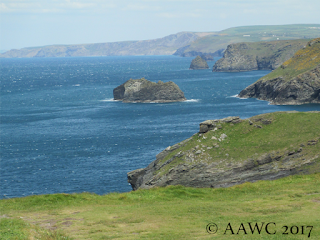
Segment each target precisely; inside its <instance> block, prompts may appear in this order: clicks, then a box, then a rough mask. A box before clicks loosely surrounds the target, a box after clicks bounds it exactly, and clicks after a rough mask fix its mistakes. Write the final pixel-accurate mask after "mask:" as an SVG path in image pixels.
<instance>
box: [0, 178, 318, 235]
mask: <svg viewBox="0 0 320 240" xmlns="http://www.w3.org/2000/svg"><path fill="white" fill-rule="evenodd" d="M319 189H320V174H319V173H317V174H311V175H304V176H300V175H296V176H290V177H286V178H282V179H278V180H275V181H259V182H256V183H245V184H242V185H238V186H234V187H230V188H220V189H212V188H189V187H182V186H169V187H165V188H154V189H150V190H138V191H134V192H129V193H112V194H108V195H105V196H99V195H95V194H89V193H81V194H52V195H40V196H29V197H24V198H14V199H6V200H0V215H1V218H0V238H1V239H10V240H11V239H16V240H26V239H45V240H53V239H77V240H81V239H94V240H95V239H126V240H127V239H223V240H224V239H225V240H229V239H244V238H245V239H252V240H253V239H318V237H319V235H320V228H319V211H320V191H319ZM248 222H251V223H253V225H254V224H255V223H257V224H258V225H259V226H261V224H262V222H264V223H265V225H266V224H267V223H269V222H274V223H276V226H274V225H271V227H270V228H269V230H270V232H271V231H272V232H274V231H276V233H275V234H273V235H270V234H268V233H267V232H266V231H265V228H263V231H262V232H261V233H260V234H258V232H257V231H255V232H254V234H252V233H251V231H250V228H249V226H248ZM209 223H215V224H216V225H217V226H218V231H217V233H216V234H209V233H208V232H207V231H206V226H207V225H208V224H209ZM228 223H231V226H232V228H233V231H234V234H232V233H231V231H230V230H229V231H227V232H226V234H224V233H225V230H226V229H227V225H228ZM241 223H243V224H244V226H245V229H246V231H247V234H245V233H244V231H239V234H236V233H237V232H238V229H239V226H240V224H241ZM283 226H289V231H288V232H289V234H288V235H286V234H283V232H284V230H285V228H283ZM292 226H297V227H298V228H299V233H298V234H291V233H290V228H291V227H292ZM302 226H304V233H302V231H301V230H302ZM307 226H313V229H312V230H311V233H310V228H306V227H307ZM294 230H295V229H294ZM309 233H310V237H308V235H309Z"/></svg>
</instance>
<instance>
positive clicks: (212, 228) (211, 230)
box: [206, 223, 218, 234]
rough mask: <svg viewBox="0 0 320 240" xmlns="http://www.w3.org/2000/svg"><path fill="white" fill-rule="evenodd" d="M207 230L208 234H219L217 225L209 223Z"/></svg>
mask: <svg viewBox="0 0 320 240" xmlns="http://www.w3.org/2000/svg"><path fill="white" fill-rule="evenodd" d="M206 229H207V232H208V233H211V234H215V233H217V232H218V226H217V224H215V223H209V224H208V225H207V227H206Z"/></svg>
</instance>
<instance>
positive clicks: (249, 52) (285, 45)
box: [212, 40, 308, 72]
mask: <svg viewBox="0 0 320 240" xmlns="http://www.w3.org/2000/svg"><path fill="white" fill-rule="evenodd" d="M307 43H308V40H286V41H271V42H243V43H235V44H230V45H228V47H227V49H226V51H225V52H224V56H223V58H221V59H219V60H218V61H217V62H216V63H215V65H214V66H213V68H212V71H213V72H243V71H253V70H274V69H276V68H277V67H279V66H280V65H281V64H282V63H283V62H285V61H287V60H288V59H289V58H291V57H292V56H293V55H294V54H295V52H297V51H298V50H299V49H301V48H303V47H304V46H306V44H307Z"/></svg>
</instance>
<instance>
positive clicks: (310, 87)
mask: <svg viewBox="0 0 320 240" xmlns="http://www.w3.org/2000/svg"><path fill="white" fill-rule="evenodd" d="M238 96H239V97H241V98H258V99H260V100H266V101H269V102H270V103H271V104H275V105H301V104H307V103H320V65H318V66H317V67H316V68H314V69H312V70H310V71H308V72H306V73H303V74H301V75H299V76H297V77H295V78H293V79H292V80H290V81H286V80H284V79H283V78H281V77H278V78H275V79H271V80H269V81H258V82H256V83H254V84H251V85H250V86H248V87H246V88H245V89H244V90H242V91H241V92H240V93H239V95H238Z"/></svg>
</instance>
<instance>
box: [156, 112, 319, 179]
mask: <svg viewBox="0 0 320 240" xmlns="http://www.w3.org/2000/svg"><path fill="white" fill-rule="evenodd" d="M257 118H263V119H266V120H271V121H272V123H271V124H268V125H263V124H261V123H259V122H258V123H255V124H258V125H261V126H262V128H257V127H255V126H254V125H255V124H253V125H249V124H248V122H247V121H243V122H241V123H238V124H236V125H231V124H230V123H222V124H221V127H222V128H221V129H218V130H217V131H215V132H212V131H209V132H207V133H206V134H205V135H204V137H205V139H204V138H203V136H199V134H196V135H195V136H193V139H192V140H191V141H189V142H188V143H187V144H186V145H185V146H183V147H181V148H179V149H177V150H175V151H173V152H172V153H170V154H169V155H168V156H167V157H165V158H164V159H163V160H162V161H161V162H166V161H167V160H168V159H170V158H171V157H172V156H174V155H176V154H177V153H178V152H180V151H182V152H186V151H188V150H190V149H192V148H194V147H195V146H197V145H198V146H199V147H200V148H199V149H201V146H202V145H204V146H208V147H212V146H214V145H216V144H218V145H219V146H220V147H219V148H215V147H213V148H212V149H210V150H207V149H206V147H204V148H203V149H205V154H204V155H202V157H201V159H198V161H203V159H209V160H208V161H209V162H210V161H214V162H221V160H223V162H222V165H226V162H232V163H234V162H242V161H245V160H247V159H248V158H253V159H257V158H258V157H259V156H261V155H262V154H264V153H272V152H279V153H280V154H284V153H285V152H286V151H297V150H298V149H299V148H300V145H301V144H304V147H303V153H304V154H305V156H306V157H307V156H308V157H311V156H315V155H317V154H319V152H320V151H319V144H317V145H308V144H307V142H308V141H309V140H312V139H317V138H319V137H320V124H319V122H320V113H306V112H299V113H286V112H275V113H268V114H264V115H258V116H255V117H253V118H252V120H253V119H257ZM222 133H224V134H226V135H227V136H228V137H227V138H226V140H224V141H222V142H219V141H218V140H212V139H211V138H212V137H213V136H215V137H216V138H219V136H220V135H221V134H222ZM199 141H200V142H199ZM226 154H228V156H226ZM319 160H320V159H319ZM182 162H183V163H186V162H185V161H184V157H181V158H180V159H177V158H176V159H175V160H174V161H172V162H171V163H170V164H168V165H166V166H165V167H164V168H162V169H160V170H159V173H160V174H165V173H167V171H169V169H171V168H172V167H174V166H176V165H178V164H180V163H182ZM190 164H193V163H190ZM318 165H319V166H318V169H317V171H319V172H320V164H318Z"/></svg>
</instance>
